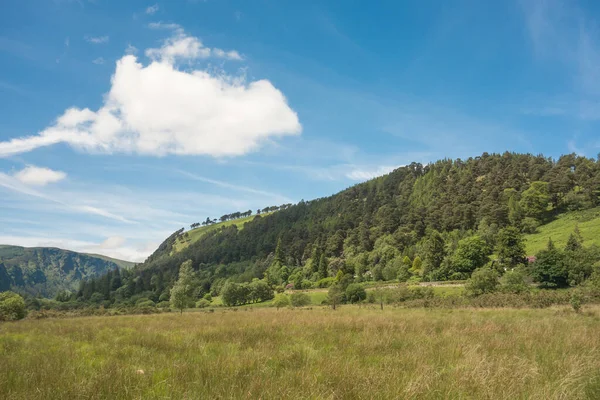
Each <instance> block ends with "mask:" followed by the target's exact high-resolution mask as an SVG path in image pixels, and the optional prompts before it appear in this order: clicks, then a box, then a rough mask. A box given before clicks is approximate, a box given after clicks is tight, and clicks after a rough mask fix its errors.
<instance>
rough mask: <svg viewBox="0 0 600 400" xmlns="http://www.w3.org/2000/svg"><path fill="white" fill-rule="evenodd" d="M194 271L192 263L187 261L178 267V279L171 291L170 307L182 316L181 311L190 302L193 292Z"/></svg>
mask: <svg viewBox="0 0 600 400" xmlns="http://www.w3.org/2000/svg"><path fill="white" fill-rule="evenodd" d="M194 275H195V274H194V270H193V268H192V261H191V260H188V261H186V262H184V263H183V264H181V267H179V277H178V279H177V282H175V285H173V288H172V289H171V307H173V308H175V309H177V310H179V311H180V312H181V313H182V314H183V309H184V308H186V307H188V306H189V304H190V303H191V301H192V293H193V290H194V286H193V282H194Z"/></svg>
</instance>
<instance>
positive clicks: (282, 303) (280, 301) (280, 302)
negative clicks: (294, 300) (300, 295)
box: [272, 293, 290, 310]
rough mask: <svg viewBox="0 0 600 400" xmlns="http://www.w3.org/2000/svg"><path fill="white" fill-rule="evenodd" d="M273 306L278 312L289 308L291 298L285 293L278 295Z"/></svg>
mask: <svg viewBox="0 0 600 400" xmlns="http://www.w3.org/2000/svg"><path fill="white" fill-rule="evenodd" d="M272 304H273V306H274V307H277V309H278V310H279V309H280V308H282V307H289V305H290V298H289V296H288V295H286V294H284V293H277V294H276V295H275V298H274V299H273V303H272Z"/></svg>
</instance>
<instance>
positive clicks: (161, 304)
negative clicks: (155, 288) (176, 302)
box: [156, 301, 171, 308]
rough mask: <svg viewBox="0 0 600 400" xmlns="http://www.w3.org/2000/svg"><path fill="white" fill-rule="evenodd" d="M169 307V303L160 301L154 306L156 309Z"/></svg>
mask: <svg viewBox="0 0 600 400" xmlns="http://www.w3.org/2000/svg"><path fill="white" fill-rule="evenodd" d="M170 307H171V302H170V301H161V302H159V303H157V304H156V308H170Z"/></svg>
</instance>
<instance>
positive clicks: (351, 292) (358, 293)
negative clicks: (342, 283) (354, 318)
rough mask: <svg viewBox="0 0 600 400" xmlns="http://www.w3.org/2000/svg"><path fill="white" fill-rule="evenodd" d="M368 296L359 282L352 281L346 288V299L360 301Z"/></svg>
mask: <svg viewBox="0 0 600 400" xmlns="http://www.w3.org/2000/svg"><path fill="white" fill-rule="evenodd" d="M366 298H367V292H366V291H365V288H364V287H363V286H362V285H361V284H359V283H352V284H350V285H348V287H347V288H346V300H347V301H349V302H350V303H359V302H361V301H363V300H365V299H366Z"/></svg>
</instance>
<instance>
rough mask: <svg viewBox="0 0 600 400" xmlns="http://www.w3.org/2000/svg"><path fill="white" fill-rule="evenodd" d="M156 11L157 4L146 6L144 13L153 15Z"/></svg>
mask: <svg viewBox="0 0 600 400" xmlns="http://www.w3.org/2000/svg"><path fill="white" fill-rule="evenodd" d="M157 11H158V4H154V5H153V6H149V7H147V8H146V14H148V15H154V14H155V13H156V12H157Z"/></svg>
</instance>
